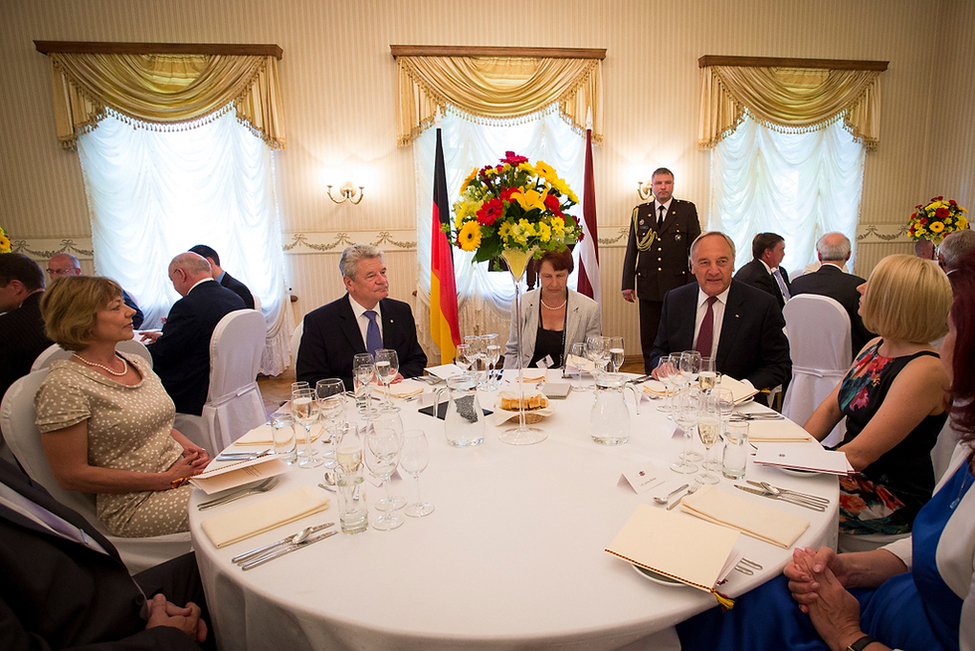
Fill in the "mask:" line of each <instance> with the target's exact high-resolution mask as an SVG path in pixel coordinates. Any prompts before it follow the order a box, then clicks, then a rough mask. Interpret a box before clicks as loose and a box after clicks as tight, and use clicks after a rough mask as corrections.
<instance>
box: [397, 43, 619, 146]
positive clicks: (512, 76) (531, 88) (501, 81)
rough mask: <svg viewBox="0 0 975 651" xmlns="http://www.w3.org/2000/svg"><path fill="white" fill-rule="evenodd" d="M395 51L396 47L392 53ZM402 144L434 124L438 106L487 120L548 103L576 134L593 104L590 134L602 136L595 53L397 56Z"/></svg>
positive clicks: (598, 139)
mask: <svg viewBox="0 0 975 651" xmlns="http://www.w3.org/2000/svg"><path fill="white" fill-rule="evenodd" d="M394 56H396V55H395V52H394ZM396 60H397V62H398V64H399V134H398V143H399V145H400V146H404V145H408V144H409V143H410V142H412V141H413V139H415V138H416V137H417V136H419V135H420V134H421V133H422V132H423V130H424V129H426V128H427V127H429V126H431V125H432V124H433V117H434V114H435V113H436V109H437V106H438V105H439V106H440V107H442V108H443V109H447V110H449V109H450V108H451V107H456V108H457V109H460V110H461V111H463V112H464V113H466V114H469V115H471V116H474V118H475V119H476V120H478V121H482V122H483V123H485V124H503V123H505V122H511V121H517V120H518V118H523V117H524V116H526V115H530V114H531V113H536V112H538V111H541V110H543V109H545V108H548V107H552V108H553V109H554V110H557V111H558V112H559V114H560V115H561V116H562V118H563V119H564V120H565V121H566V122H567V123H568V124H569V125H570V126H571V127H572V128H573V130H575V131H576V132H578V133H579V134H580V135H585V130H586V112H587V111H588V110H589V109H590V108H591V109H592V120H593V127H592V139H593V142H601V141H602V137H603V136H602V99H603V95H602V79H601V65H600V64H601V61H600V59H599V58H562V57H557V56H552V57H535V56H532V57H525V56H397V57H396Z"/></svg>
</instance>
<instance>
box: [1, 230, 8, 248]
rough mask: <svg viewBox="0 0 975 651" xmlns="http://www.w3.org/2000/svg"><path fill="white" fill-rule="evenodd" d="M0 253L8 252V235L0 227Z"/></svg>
mask: <svg viewBox="0 0 975 651" xmlns="http://www.w3.org/2000/svg"><path fill="white" fill-rule="evenodd" d="M0 253H10V236H8V235H7V232H6V231H5V230H3V229H2V228H0Z"/></svg>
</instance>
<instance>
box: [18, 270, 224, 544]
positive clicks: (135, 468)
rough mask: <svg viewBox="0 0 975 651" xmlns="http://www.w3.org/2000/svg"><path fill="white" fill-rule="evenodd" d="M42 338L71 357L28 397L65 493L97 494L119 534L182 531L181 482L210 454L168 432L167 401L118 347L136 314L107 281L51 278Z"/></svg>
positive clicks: (144, 368)
mask: <svg viewBox="0 0 975 651" xmlns="http://www.w3.org/2000/svg"><path fill="white" fill-rule="evenodd" d="M41 312H42V313H43V315H44V322H45V324H46V329H47V334H48V337H50V338H51V340H52V341H55V342H57V343H58V344H59V345H60V346H61V347H62V348H64V349H65V350H70V351H74V355H72V356H71V358H70V359H67V360H61V361H57V362H55V363H54V364H53V365H52V366H51V370H50V372H49V373H48V376H47V379H45V380H44V383H43V384H42V385H41V388H40V390H39V391H38V392H37V395H36V396H35V397H34V405H35V407H36V409H37V427H38V429H40V431H41V442H42V443H43V445H44V450H45V451H46V452H47V457H48V460H49V461H50V463H51V470H52V471H54V475H55V476H56V477H57V479H58V482H59V483H60V484H61V486H62V487H64V488H66V489H68V490H75V491H81V492H85V493H94V494H95V496H96V508H97V513H98V518H99V520H101V521H102V522H103V523H104V524H105V525H106V527H107V528H108V529H109V531H111V532H112V533H113V534H114V535H116V536H123V537H142V536H157V535H163V534H168V533H174V532H178V531H187V530H188V529H189V521H188V514H187V503H188V502H189V498H190V492H191V491H192V488H191V487H190V486H189V485H188V484H186V479H188V478H189V477H192V476H193V475H196V474H199V473H200V472H201V471H202V470H203V468H204V467H205V466H206V464H207V463H208V462H209V459H208V457H207V453H206V451H205V450H203V449H202V448H200V447H199V446H197V445H195V444H193V443H191V442H190V441H189V440H188V439H187V438H186V437H185V436H183V435H182V434H181V433H179V432H178V431H176V430H175V429H173V420H174V418H175V414H176V409H175V407H174V406H173V401H172V400H171V399H170V398H169V396H168V395H167V394H166V390H165V389H164V388H163V386H162V384H161V383H160V382H159V378H158V377H157V376H156V375H155V374H154V373H153V372H152V369H151V368H150V366H149V363H148V362H147V361H145V360H144V359H143V358H142V357H140V356H138V355H131V356H123V355H121V354H119V353H117V352H116V351H115V345H116V344H117V343H118V342H120V341H123V340H125V339H131V338H132V315H133V314H134V311H133V310H132V309H131V308H129V307H128V306H126V305H125V303H123V302H122V289H121V287H119V285H118V284H116V283H115V282H114V281H112V280H109V279H107V278H99V277H94V276H67V277H64V278H61V279H58V280H56V281H55V282H54V283H53V284H52V285H51V287H50V289H48V290H47V291H46V292H45V293H44V297H43V298H42V299H41Z"/></svg>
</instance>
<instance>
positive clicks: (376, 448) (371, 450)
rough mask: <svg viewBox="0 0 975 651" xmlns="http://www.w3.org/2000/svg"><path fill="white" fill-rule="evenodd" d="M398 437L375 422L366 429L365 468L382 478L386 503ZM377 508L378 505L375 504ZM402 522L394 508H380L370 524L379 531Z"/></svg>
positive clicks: (399, 443) (393, 469)
mask: <svg viewBox="0 0 975 651" xmlns="http://www.w3.org/2000/svg"><path fill="white" fill-rule="evenodd" d="M400 446H401V442H400V438H399V436H397V434H396V432H394V431H393V430H392V429H386V428H383V427H381V426H377V424H376V423H375V422H373V423H370V426H369V429H368V430H367V431H366V445H365V449H364V450H363V452H364V453H365V459H366V468H368V469H369V472H370V473H371V474H372V475H373V476H374V477H377V478H379V479H382V483H383V487H384V488H385V492H386V501H387V503H388V502H389V501H391V498H390V495H389V478H390V477H391V476H392V474H393V471H395V470H396V464H397V460H398V455H399V451H400ZM376 506H377V509H378V507H379V505H378V504H377V505H376ZM402 524H403V518H401V517H400V516H398V515H396V512H395V511H394V510H389V511H382V510H380V515H379V518H378V519H376V520H375V521H374V522H373V523H372V526H373V527H374V528H376V529H378V530H379V531H391V530H393V529H395V528H397V527H399V526H401V525H402Z"/></svg>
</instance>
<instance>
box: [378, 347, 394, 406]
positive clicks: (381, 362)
mask: <svg viewBox="0 0 975 651" xmlns="http://www.w3.org/2000/svg"><path fill="white" fill-rule="evenodd" d="M397 373H399V356H398V355H397V354H396V351H395V350H393V349H392V348H380V349H379V350H377V351H376V375H377V376H378V377H379V381H380V382H382V383H383V386H384V387H386V402H385V403H384V404H383V411H399V407H394V406H393V404H392V403H391V402H390V401H389V385H390V383H391V382H392V381H393V378H394V377H396V374H397Z"/></svg>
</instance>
